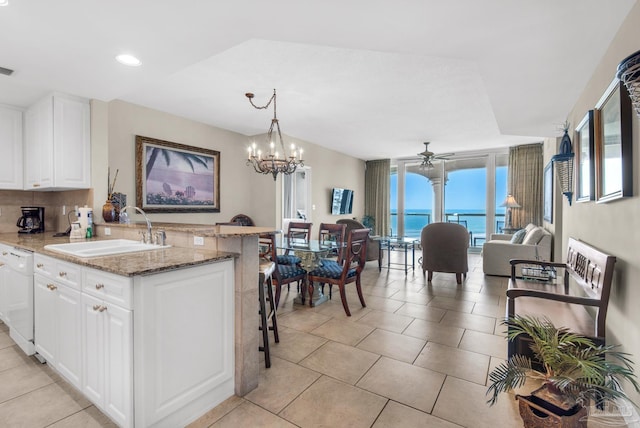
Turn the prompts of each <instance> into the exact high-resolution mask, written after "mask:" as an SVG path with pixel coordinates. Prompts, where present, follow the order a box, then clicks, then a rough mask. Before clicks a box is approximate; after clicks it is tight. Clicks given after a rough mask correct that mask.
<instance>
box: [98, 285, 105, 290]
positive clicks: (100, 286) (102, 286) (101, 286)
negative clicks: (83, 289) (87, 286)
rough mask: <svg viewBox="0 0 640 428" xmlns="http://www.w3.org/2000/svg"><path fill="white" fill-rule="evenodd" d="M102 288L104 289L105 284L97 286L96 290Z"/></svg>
mask: <svg viewBox="0 0 640 428" xmlns="http://www.w3.org/2000/svg"><path fill="white" fill-rule="evenodd" d="M101 288H104V284H96V290H100V289H101Z"/></svg>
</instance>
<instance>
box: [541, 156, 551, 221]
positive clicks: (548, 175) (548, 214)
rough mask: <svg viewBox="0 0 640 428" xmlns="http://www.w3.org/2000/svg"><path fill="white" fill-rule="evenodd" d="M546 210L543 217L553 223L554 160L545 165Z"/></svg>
mask: <svg viewBox="0 0 640 428" xmlns="http://www.w3.org/2000/svg"><path fill="white" fill-rule="evenodd" d="M543 186H544V210H543V219H544V221H546V222H549V223H553V162H549V163H548V164H547V166H545V167H544V184H543Z"/></svg>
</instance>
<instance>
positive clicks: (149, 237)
mask: <svg viewBox="0 0 640 428" xmlns="http://www.w3.org/2000/svg"><path fill="white" fill-rule="evenodd" d="M128 208H133V209H135V210H136V211H138V212H139V213H140V214H142V216H143V217H144V219H145V220H146V221H147V233H146V235H145V233H144V232H142V241H143V242H144V243H145V244H151V243H152V242H153V237H152V235H151V220H149V217H147V214H146V213H145V212H144V211H142V209H141V208H138V207H134V206H133V205H127V206H126V207H124V208H123V209H121V210H120V223H128V222H129V216H128V215H125V216H124V217H123V214H125V211H126V210H127V209H128Z"/></svg>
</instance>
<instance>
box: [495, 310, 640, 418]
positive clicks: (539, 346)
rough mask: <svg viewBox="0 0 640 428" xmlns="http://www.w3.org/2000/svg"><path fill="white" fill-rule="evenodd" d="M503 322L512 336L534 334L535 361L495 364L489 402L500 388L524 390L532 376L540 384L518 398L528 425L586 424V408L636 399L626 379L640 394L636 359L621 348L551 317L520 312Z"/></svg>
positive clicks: (516, 357)
mask: <svg viewBox="0 0 640 428" xmlns="http://www.w3.org/2000/svg"><path fill="white" fill-rule="evenodd" d="M503 324H505V325H508V326H509V331H508V335H507V339H508V340H515V338H516V337H518V336H520V335H527V336H529V337H530V339H531V345H530V347H531V351H532V353H533V359H532V358H530V357H528V356H524V355H514V356H513V357H511V358H509V360H508V361H506V362H504V363H503V364H501V365H500V366H498V367H496V368H495V369H494V370H493V371H492V372H491V373H490V374H489V388H488V390H487V395H490V396H491V398H490V399H489V400H488V401H487V402H488V403H489V404H491V405H493V404H495V403H496V400H497V399H498V396H499V394H500V393H501V392H508V391H512V390H513V389H515V388H520V387H522V386H524V384H525V382H526V380H527V379H534V380H537V381H539V382H541V383H542V386H541V387H540V388H538V389H536V390H535V391H533V392H532V393H531V395H529V396H520V395H517V396H516V399H517V400H519V403H518V405H519V411H520V416H521V417H522V419H523V421H524V426H525V427H526V428H533V427H536V428H537V427H547V426H549V427H551V426H562V427H586V426H587V424H586V416H587V407H589V406H597V408H600V409H602V408H603V406H605V405H607V404H608V403H614V402H615V401H616V400H618V399H623V400H628V401H629V402H631V400H629V398H628V397H627V395H626V394H625V392H624V391H623V390H622V387H621V383H620V382H621V381H622V380H623V379H624V380H627V381H628V382H629V383H630V384H631V385H632V386H633V387H634V388H635V390H636V391H638V392H640V389H639V386H638V382H637V380H636V376H635V374H634V371H633V362H632V361H631V360H630V359H629V358H628V354H626V353H623V352H619V351H617V350H616V349H617V346H614V345H596V344H595V343H594V342H593V340H591V339H589V338H587V337H584V336H581V335H578V334H575V333H571V332H570V331H569V330H568V329H567V328H564V327H556V326H554V325H553V323H552V322H551V321H550V320H549V319H548V318H546V317H545V318H542V319H538V318H535V317H530V316H516V317H514V318H510V319H509V320H507V321H505V322H504V323H503ZM632 404H633V403H632ZM634 405H635V404H634Z"/></svg>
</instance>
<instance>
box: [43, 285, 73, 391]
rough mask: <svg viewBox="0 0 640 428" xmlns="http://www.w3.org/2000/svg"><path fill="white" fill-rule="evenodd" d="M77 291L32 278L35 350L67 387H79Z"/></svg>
mask: <svg viewBox="0 0 640 428" xmlns="http://www.w3.org/2000/svg"><path fill="white" fill-rule="evenodd" d="M80 296H81V294H80V291H78V290H74V289H73V288H71V287H68V286H66V285H63V284H61V283H59V282H56V281H53V280H51V279H50V278H47V277H45V276H42V275H38V274H36V275H34V294H33V297H34V317H35V324H34V326H35V336H34V338H35V348H36V352H37V353H39V354H40V355H41V356H42V357H43V358H44V359H45V360H47V363H48V364H49V365H50V366H52V367H54V368H55V369H56V370H58V372H59V373H60V374H61V375H62V376H63V377H64V378H65V379H66V380H67V381H69V383H71V384H72V385H74V386H75V387H76V388H80V387H81V381H80V380H81V376H82V370H81V353H80V352H81V349H80V340H81V338H80V331H81V312H80Z"/></svg>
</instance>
